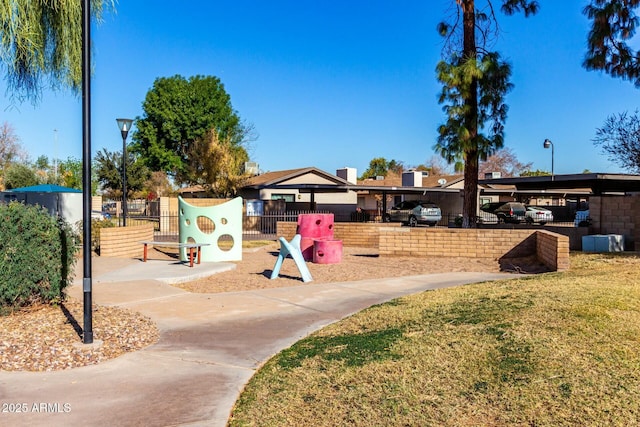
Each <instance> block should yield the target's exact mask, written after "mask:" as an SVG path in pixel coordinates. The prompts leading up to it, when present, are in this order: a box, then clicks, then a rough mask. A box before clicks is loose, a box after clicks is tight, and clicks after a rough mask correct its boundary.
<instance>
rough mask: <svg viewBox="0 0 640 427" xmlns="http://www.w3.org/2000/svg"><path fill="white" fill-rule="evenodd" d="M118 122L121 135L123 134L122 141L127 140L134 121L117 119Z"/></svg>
mask: <svg viewBox="0 0 640 427" xmlns="http://www.w3.org/2000/svg"><path fill="white" fill-rule="evenodd" d="M116 122H118V128H119V129H120V133H121V134H122V139H127V134H128V133H129V130H130V129H131V124H132V123H133V120H132V119H116Z"/></svg>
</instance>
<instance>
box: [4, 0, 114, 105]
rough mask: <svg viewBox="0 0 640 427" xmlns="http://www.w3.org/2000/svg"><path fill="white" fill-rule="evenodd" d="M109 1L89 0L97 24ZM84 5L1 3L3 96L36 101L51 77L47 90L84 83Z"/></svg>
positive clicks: (47, 0)
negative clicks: (3, 69) (5, 92)
mask: <svg viewBox="0 0 640 427" xmlns="http://www.w3.org/2000/svg"><path fill="white" fill-rule="evenodd" d="M113 7H114V1H113V0H91V12H92V15H93V17H94V19H96V20H100V18H101V16H102V13H103V12H104V10H105V9H107V8H113ZM81 28H82V2H81V1H58V0H40V1H32V0H4V1H2V2H0V63H1V64H3V65H4V66H5V67H6V82H7V91H8V92H9V93H11V95H12V96H14V97H17V98H22V97H26V98H31V99H36V98H37V97H38V96H39V94H40V91H41V90H42V87H43V80H45V78H46V77H49V83H50V85H51V87H53V88H56V87H58V86H65V87H70V88H71V89H72V90H74V91H75V92H78V91H79V90H80V86H81V84H82V32H81V31H80V30H81Z"/></svg>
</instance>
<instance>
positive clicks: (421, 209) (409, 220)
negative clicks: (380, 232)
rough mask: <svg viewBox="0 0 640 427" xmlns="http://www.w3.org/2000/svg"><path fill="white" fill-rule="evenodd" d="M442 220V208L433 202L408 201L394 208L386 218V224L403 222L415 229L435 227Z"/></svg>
mask: <svg viewBox="0 0 640 427" xmlns="http://www.w3.org/2000/svg"><path fill="white" fill-rule="evenodd" d="M441 219H442V212H441V211H440V208H439V207H438V206H436V205H435V204H434V203H432V202H426V201H423V200H406V201H404V202H400V203H398V204H397V205H395V206H394V207H392V208H391V209H390V210H389V211H388V212H387V213H386V214H385V216H384V220H385V222H402V223H405V224H409V225H410V226H411V227H415V226H416V225H418V224H428V225H429V226H431V227H433V226H434V225H436V224H437V223H438V222H439V221H440V220H441Z"/></svg>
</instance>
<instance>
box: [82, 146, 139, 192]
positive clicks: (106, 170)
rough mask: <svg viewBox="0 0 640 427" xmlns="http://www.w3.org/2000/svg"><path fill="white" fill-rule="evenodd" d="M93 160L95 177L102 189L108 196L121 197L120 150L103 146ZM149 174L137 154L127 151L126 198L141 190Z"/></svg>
mask: <svg viewBox="0 0 640 427" xmlns="http://www.w3.org/2000/svg"><path fill="white" fill-rule="evenodd" d="M94 162H95V167H94V169H95V170H96V178H97V180H98V182H99V183H100V185H101V186H102V188H103V190H105V191H106V193H107V195H108V196H109V197H112V198H118V197H122V152H121V151H119V152H111V151H108V150H106V149H104V148H103V149H102V151H99V152H98V153H97V154H96V156H95V160H94ZM150 176H151V174H150V172H149V169H148V168H147V167H146V166H145V165H144V163H143V162H142V161H140V160H139V159H138V157H137V155H136V154H134V153H132V152H130V151H127V198H130V197H131V195H132V194H134V193H135V192H137V191H142V190H143V189H144V187H145V184H146V182H147V180H148V179H149V177H150Z"/></svg>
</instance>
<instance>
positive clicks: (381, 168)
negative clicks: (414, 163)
mask: <svg viewBox="0 0 640 427" xmlns="http://www.w3.org/2000/svg"><path fill="white" fill-rule="evenodd" d="M403 170H404V164H403V163H402V162H401V161H398V160H393V159H392V160H389V161H387V159H385V158H384V157H374V158H373V159H371V161H370V162H369V167H368V168H367V170H365V171H364V172H363V173H362V175H361V176H360V178H359V179H369V178H375V177H376V176H387V174H389V172H393V173H396V174H401V173H402V171H403Z"/></svg>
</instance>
